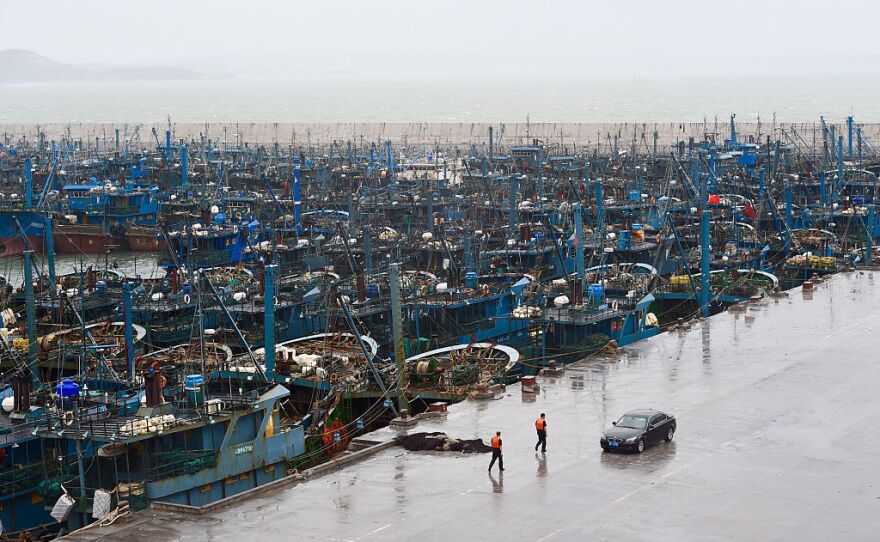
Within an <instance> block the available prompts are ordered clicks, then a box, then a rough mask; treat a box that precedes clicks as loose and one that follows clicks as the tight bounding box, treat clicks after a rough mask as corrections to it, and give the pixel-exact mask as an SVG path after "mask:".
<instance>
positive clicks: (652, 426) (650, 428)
mask: <svg viewBox="0 0 880 542" xmlns="http://www.w3.org/2000/svg"><path fill="white" fill-rule="evenodd" d="M655 427H657V426H656V425H649V426H648V431H651V430H653V429H654V428H655Z"/></svg>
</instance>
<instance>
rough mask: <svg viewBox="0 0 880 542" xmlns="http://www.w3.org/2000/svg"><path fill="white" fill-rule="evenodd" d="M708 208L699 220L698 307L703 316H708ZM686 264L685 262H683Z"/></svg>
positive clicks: (709, 294)
mask: <svg viewBox="0 0 880 542" xmlns="http://www.w3.org/2000/svg"><path fill="white" fill-rule="evenodd" d="M709 220H710V215H709V210H708V209H705V210H704V211H703V214H702V216H701V220H700V307H701V309H702V311H703V316H704V317H707V316H709V300H710V298H711V293H710V290H709V278H710V274H709ZM685 265H687V263H685Z"/></svg>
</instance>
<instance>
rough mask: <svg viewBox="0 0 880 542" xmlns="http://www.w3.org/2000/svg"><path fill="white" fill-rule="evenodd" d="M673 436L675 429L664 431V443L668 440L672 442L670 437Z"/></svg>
mask: <svg viewBox="0 0 880 542" xmlns="http://www.w3.org/2000/svg"><path fill="white" fill-rule="evenodd" d="M674 435H675V428H674V427H670V428H669V429H667V430H666V442H669V441H670V440H672V437H673V436H674Z"/></svg>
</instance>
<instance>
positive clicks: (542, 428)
mask: <svg viewBox="0 0 880 542" xmlns="http://www.w3.org/2000/svg"><path fill="white" fill-rule="evenodd" d="M535 429H536V430H537V431H538V443H537V444H535V451H536V452H537V451H538V446H540V447H541V453H544V452H546V451H547V419H546V418H545V416H544V413H543V412H542V413H541V417H540V418H538V419H537V420H535Z"/></svg>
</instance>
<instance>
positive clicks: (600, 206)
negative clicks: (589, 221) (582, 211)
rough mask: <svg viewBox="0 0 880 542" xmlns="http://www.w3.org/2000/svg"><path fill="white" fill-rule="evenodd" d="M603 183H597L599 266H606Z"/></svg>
mask: <svg viewBox="0 0 880 542" xmlns="http://www.w3.org/2000/svg"><path fill="white" fill-rule="evenodd" d="M603 199H604V198H603V196H602V183H601V182H597V183H596V229H597V230H598V234H599V265H600V266H602V265H605V209H604V205H605V202H604V201H602V200H603ZM600 269H601V268H600Z"/></svg>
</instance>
